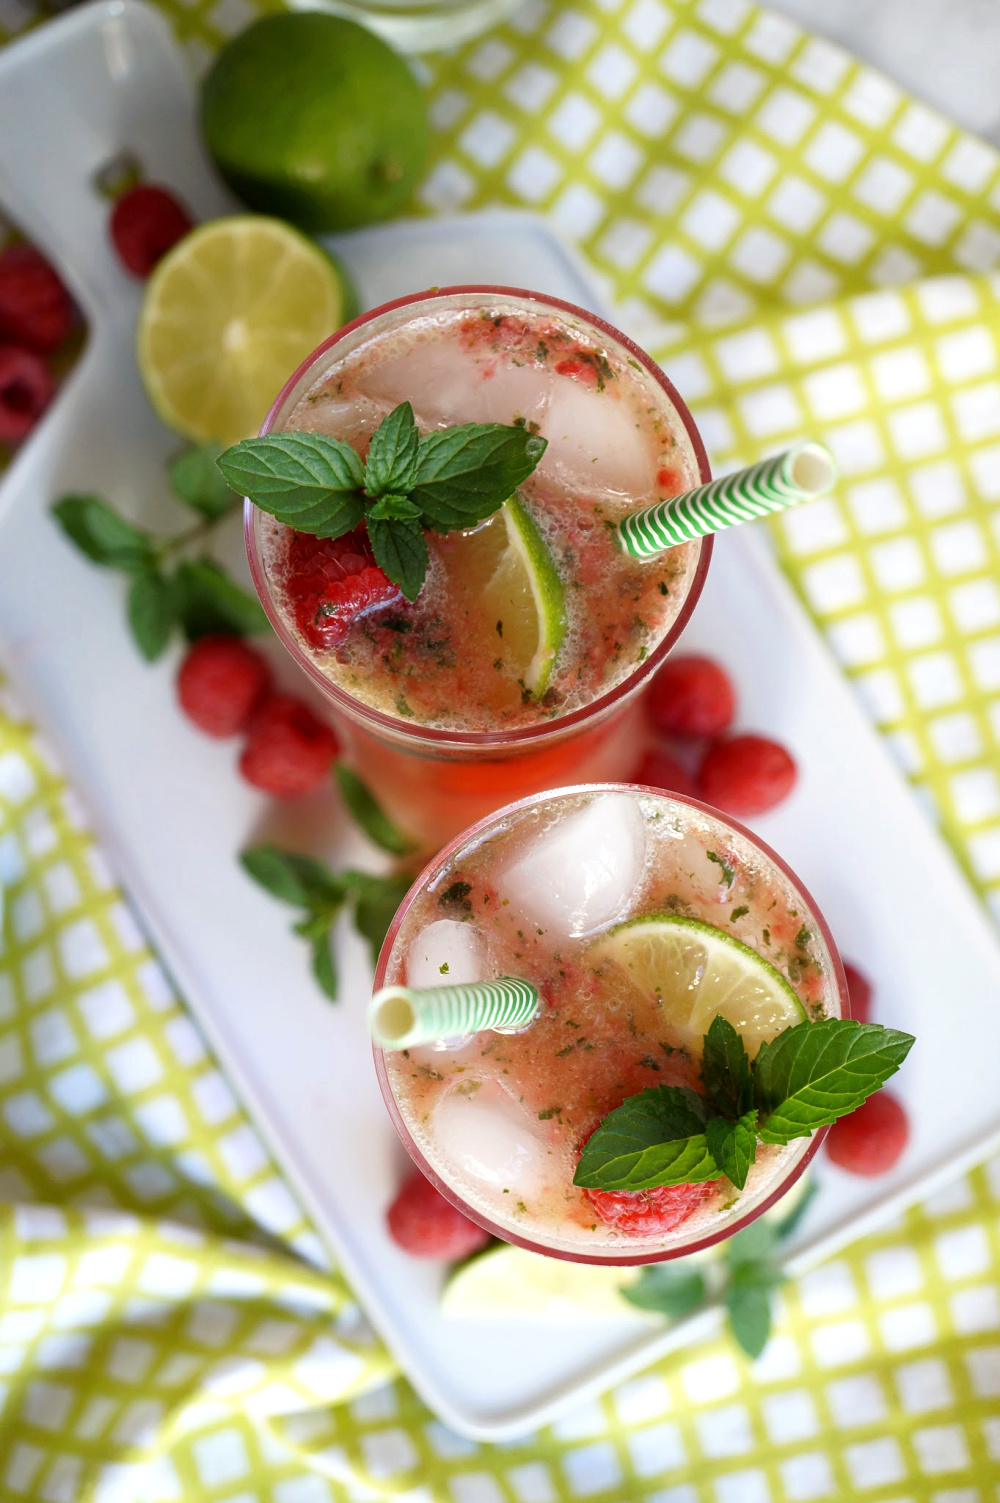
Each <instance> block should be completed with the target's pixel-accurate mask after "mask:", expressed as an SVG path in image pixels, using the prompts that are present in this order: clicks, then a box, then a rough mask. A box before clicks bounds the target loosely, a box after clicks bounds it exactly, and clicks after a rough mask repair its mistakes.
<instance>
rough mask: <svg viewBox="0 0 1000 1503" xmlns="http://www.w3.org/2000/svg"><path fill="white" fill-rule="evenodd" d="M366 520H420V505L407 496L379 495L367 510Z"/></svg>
mask: <svg viewBox="0 0 1000 1503" xmlns="http://www.w3.org/2000/svg"><path fill="white" fill-rule="evenodd" d="M368 520H369V521H372V520H374V521H376V522H411V521H413V522H417V521H419V520H420V507H419V506H416V505H414V503H413V502H412V501H411V500H410V499H409V497H407V496H397V495H395V494H394V493H390V494H389V495H388V496H380V497H379V499H378V500H377V501H376V502H375V505H374V506H373V507H371V508H370V510H369V512H368Z"/></svg>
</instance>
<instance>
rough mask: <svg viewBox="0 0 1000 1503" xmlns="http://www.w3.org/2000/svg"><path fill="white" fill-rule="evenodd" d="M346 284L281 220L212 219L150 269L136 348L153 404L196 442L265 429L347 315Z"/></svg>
mask: <svg viewBox="0 0 1000 1503" xmlns="http://www.w3.org/2000/svg"><path fill="white" fill-rule="evenodd" d="M346 292H347V288H346V284H345V282H344V280H343V277H342V273H340V272H339V271H338V268H337V266H336V265H335V264H334V262H333V261H331V259H330V258H329V257H328V256H327V255H325V254H324V252H323V251H321V250H320V248H319V246H317V245H314V244H313V242H312V241H311V240H309V239H307V238H306V236H305V235H301V234H299V232H298V231H297V230H293V229H291V228H290V226H289V225H287V224H283V223H282V222H281V221H280V220H278V219H265V218H264V217H263V216H260V215H256V214H245V215H243V214H241V215H234V216H233V217H231V218H226V219H213V220H211V221H210V222H209V223H208V224H204V225H201V226H200V227H199V228H198V229H196V230H192V232H191V234H190V235H186V236H185V237H184V239H183V240H182V241H180V243H179V244H178V245H176V246H174V248H173V250H172V251H170V252H169V254H168V255H166V256H164V258H163V260H162V261H161V262H160V263H159V265H158V266H157V268H156V270H155V271H154V272H153V275H152V277H151V278H150V280H149V285H148V287H147V288H146V296H145V299H144V301H143V305H142V310H141V312H140V315H139V328H138V335H137V342H136V357H137V359H138V362H139V371H140V374H141V376H142V379H143V382H144V384H145V387H146V392H147V394H148V396H149V399H150V401H151V402H152V404H153V406H154V407H155V408H156V411H157V413H158V414H159V416H160V417H161V418H162V419H163V421H164V422H165V423H166V424H167V426H168V427H170V428H174V429H176V430H177V432H178V433H183V434H184V436H185V437H186V438H190V439H193V440H195V441H196V442H211V441H215V442H216V443H223V444H231V443H236V441H237V440H238V439H241V438H247V437H249V436H250V435H252V434H254V433H256V432H257V430H258V429H259V427H260V425H261V423H262V422H263V420H264V418H265V417H266V415H267V410H268V408H269V407H270V405H271V403H272V402H273V401H274V399H275V397H276V396H277V394H278V392H279V391H280V390H281V388H282V386H283V385H284V383H285V382H286V381H287V380H288V377H289V376H290V375H291V374H292V372H293V371H294V370H295V368H296V366H298V365H300V364H301V363H302V361H303V360H304V359H305V358H306V356H307V355H309V354H311V352H312V351H313V350H314V349H315V348H316V346H317V345H318V344H321V343H322V342H323V340H324V339H326V338H327V337H328V336H329V335H330V334H332V333H333V332H334V330H335V329H338V328H339V327H340V325H341V323H343V321H344V318H345V302H346Z"/></svg>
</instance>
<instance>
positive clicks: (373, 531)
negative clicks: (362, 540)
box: [368, 497, 428, 600]
mask: <svg viewBox="0 0 1000 1503" xmlns="http://www.w3.org/2000/svg"><path fill="white" fill-rule="evenodd" d="M386 499H388V497H387V498H386ZM392 499H393V500H395V497H393V498H392ZM379 504H380V505H381V502H380V503H379ZM407 505H409V503H407ZM368 536H369V538H370V539H371V545H372V552H373V553H374V555H375V562H376V563H377V564H378V566H379V568H380V569H381V570H382V571H383V573H385V574H388V576H389V578H390V579H391V580H392V582H393V584H398V585H399V588H400V589H401V590H402V592H403V594H404V595H405V596H406V598H407V600H416V598H417V596H418V595H419V594H420V587H421V585H422V584H423V582H424V580H425V579H426V577H427V563H428V554H427V539H426V538H425V537H424V529H423V528H422V527H421V525H420V523H419V522H418V521H393V522H382V521H379V520H378V518H376V517H373V516H371V515H369V517H368Z"/></svg>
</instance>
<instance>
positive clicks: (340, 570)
mask: <svg viewBox="0 0 1000 1503" xmlns="http://www.w3.org/2000/svg"><path fill="white" fill-rule="evenodd" d="M285 590H286V592H287V594H288V597H289V599H290V600H291V602H292V605H293V608H294V615H295V624H296V626H297V627H298V629H299V631H300V632H301V633H302V635H303V636H304V637H305V639H306V641H307V642H308V643H309V645H310V647H318V648H320V649H321V650H322V649H325V648H331V647H339V646H340V644H341V642H343V640H344V638H345V637H346V636H347V633H348V632H349V631H350V629H351V626H352V624H353V622H354V621H355V620H356V619H357V617H358V616H362V615H365V614H367V613H368V612H370V611H374V610H377V609H379V608H380V607H382V606H387V605H396V604H398V602H399V601H400V600H402V598H403V592H402V591H401V590H400V588H399V586H398V585H394V584H393V583H392V580H391V579H389V577H388V575H386V574H383V572H382V570H381V569H380V568H378V566H377V565H376V563H375V557H374V554H373V553H372V548H371V543H370V542H369V541H368V534H367V533H366V532H365V530H364V528H363V527H359V528H357V530H356V531H354V532H349V533H346V534H345V535H344V536H343V537H339V538H314V537H310V536H309V535H308V533H304V532H296V533H293V534H292V539H291V542H290V544H289V547H288V555H287V560H286V572H285Z"/></svg>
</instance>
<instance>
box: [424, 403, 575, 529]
mask: <svg viewBox="0 0 1000 1503" xmlns="http://www.w3.org/2000/svg"><path fill="white" fill-rule="evenodd" d="M545 448H546V442H545V439H544V438H539V437H538V436H537V434H529V433H528V431H527V430H526V429H525V428H518V427H505V426H504V425H503V424H502V423H462V424H461V425H460V426H458V427H456V428H444V429H442V430H441V431H440V432H437V433H429V434H427V435H426V436H425V437H424V438H422V439H421V440H420V450H419V462H418V465H417V473H416V478H415V482H414V485H413V486H412V488H411V490H410V498H411V500H413V501H415V502H416V504H417V505H418V506H419V507H420V510H421V513H422V514H423V520H424V524H425V526H427V527H432V528H434V529H435V531H437V532H449V531H451V529H452V528H456V527H459V528H461V527H472V526H474V525H475V524H476V523H477V522H481V521H483V519H484V518H485V517H488V516H491V515H492V513H493V512H495V511H496V510H497V509H498V508H499V507H501V506H502V505H503V503H504V502H505V501H506V500H507V499H508V498H509V497H510V496H512V495H513V494H514V492H515V491H516V490H517V488H518V486H519V485H523V483H524V481H525V480H527V478H528V476H529V475H530V474H531V473H532V471H533V470H534V469H535V466H536V465H537V464H538V461H539V460H540V459H541V457H542V455H543V454H544V453H545Z"/></svg>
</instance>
